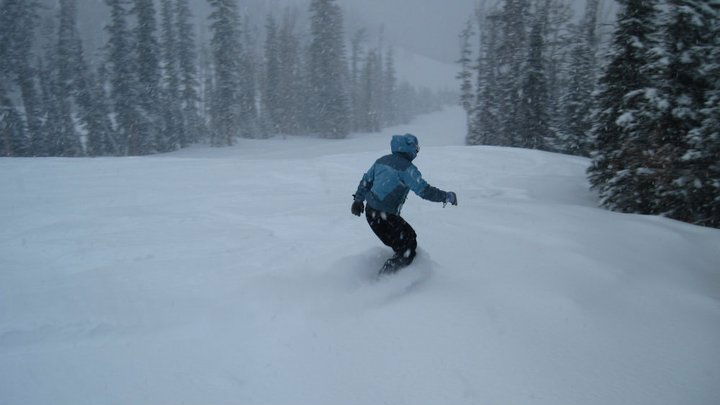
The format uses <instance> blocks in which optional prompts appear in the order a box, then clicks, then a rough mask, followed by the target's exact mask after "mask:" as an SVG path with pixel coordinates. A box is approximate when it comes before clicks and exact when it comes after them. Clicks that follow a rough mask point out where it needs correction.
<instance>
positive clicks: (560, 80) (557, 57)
mask: <svg viewBox="0 0 720 405" xmlns="http://www.w3.org/2000/svg"><path fill="white" fill-rule="evenodd" d="M547 12H548V24H547V25H546V27H545V43H546V47H545V49H546V51H547V54H546V57H545V60H546V62H547V69H546V72H547V88H548V107H547V110H548V113H549V115H550V119H551V126H552V128H553V131H552V135H553V136H556V135H557V133H556V131H557V128H560V127H562V123H563V120H562V119H561V117H562V114H561V111H560V107H561V105H560V97H561V95H562V94H564V93H566V92H567V88H568V86H567V74H568V69H567V63H568V56H569V51H568V50H569V49H571V48H572V45H573V43H574V38H573V36H572V33H571V31H570V30H569V29H568V28H569V26H570V22H571V21H572V19H573V9H572V5H571V3H570V1H569V0H551V1H550V5H549V7H548V9H547ZM559 144H560V142H558V140H557V138H555V139H551V140H550V145H548V146H549V147H551V148H553V149H556V148H557V145H559ZM557 149H560V150H562V147H560V148H557Z"/></svg>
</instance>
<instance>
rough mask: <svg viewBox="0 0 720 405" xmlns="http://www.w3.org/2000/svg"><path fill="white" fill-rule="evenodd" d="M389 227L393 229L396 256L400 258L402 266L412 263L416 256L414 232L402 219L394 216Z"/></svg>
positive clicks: (415, 236) (415, 235)
mask: <svg viewBox="0 0 720 405" xmlns="http://www.w3.org/2000/svg"><path fill="white" fill-rule="evenodd" d="M391 226H392V228H393V229H394V234H395V235H396V238H395V246H394V247H393V250H395V253H396V255H398V256H400V258H401V259H400V262H401V264H402V265H403V266H407V265H409V264H410V263H412V261H413V259H415V255H416V254H417V234H416V233H415V230H414V229H413V228H412V226H410V224H408V223H407V221H405V220H404V219H403V218H402V217H400V216H397V215H394V216H393V218H392V219H391Z"/></svg>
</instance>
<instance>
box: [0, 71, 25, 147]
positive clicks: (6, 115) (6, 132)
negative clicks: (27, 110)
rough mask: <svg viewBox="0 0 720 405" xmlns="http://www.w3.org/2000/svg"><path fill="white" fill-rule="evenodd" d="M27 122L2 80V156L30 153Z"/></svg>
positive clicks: (0, 132) (0, 140) (0, 100)
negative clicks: (26, 129) (25, 122)
mask: <svg viewBox="0 0 720 405" xmlns="http://www.w3.org/2000/svg"><path fill="white" fill-rule="evenodd" d="M29 147H30V139H29V138H28V136H27V133H26V132H25V124H24V123H23V121H22V118H21V117H20V114H19V113H18V111H17V109H16V108H15V106H14V105H13V103H12V100H10V97H9V96H8V94H7V92H6V90H5V88H4V87H3V85H2V82H1V81H0V156H25V155H27V154H29V150H28V149H29Z"/></svg>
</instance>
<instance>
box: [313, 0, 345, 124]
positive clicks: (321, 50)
mask: <svg viewBox="0 0 720 405" xmlns="http://www.w3.org/2000/svg"><path fill="white" fill-rule="evenodd" d="M310 12H311V37H312V42H311V44H310V71H309V74H310V77H309V79H310V88H311V91H312V95H311V97H312V99H311V100H312V101H311V103H312V104H311V106H312V115H311V117H310V118H311V120H312V128H313V129H314V130H315V131H316V132H318V133H319V134H320V135H322V136H325V137H329V138H344V137H345V136H347V134H348V132H349V125H350V111H349V108H348V100H347V94H346V90H345V87H344V83H345V82H346V77H347V73H346V65H345V41H344V38H343V20H342V13H341V10H340V7H339V6H338V5H337V4H336V2H335V0H312V2H311V3H310Z"/></svg>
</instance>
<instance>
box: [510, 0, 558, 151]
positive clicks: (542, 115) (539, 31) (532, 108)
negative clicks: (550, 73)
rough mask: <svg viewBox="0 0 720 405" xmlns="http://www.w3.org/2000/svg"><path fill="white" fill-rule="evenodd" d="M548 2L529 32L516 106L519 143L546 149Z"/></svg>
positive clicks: (547, 118) (548, 126)
mask: <svg viewBox="0 0 720 405" xmlns="http://www.w3.org/2000/svg"><path fill="white" fill-rule="evenodd" d="M548 3H549V2H548V1H545V6H544V7H543V8H542V10H541V11H540V12H539V15H538V16H537V17H536V21H535V23H534V24H533V28H532V32H531V34H530V42H529V52H528V59H527V63H526V68H525V74H524V79H523V84H522V90H521V94H522V96H521V98H520V106H519V117H518V118H519V119H520V122H519V125H518V130H519V131H518V134H517V140H518V142H519V143H518V146H520V147H523V148H528V149H547V146H546V142H547V141H548V140H549V139H550V138H551V130H550V125H551V124H550V116H549V115H548V111H547V108H548V101H549V98H550V97H549V94H548V88H547V76H546V73H545V59H544V56H543V55H544V52H545V43H544V39H543V31H544V30H545V25H546V24H547V19H548V8H549V4H548Z"/></svg>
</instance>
